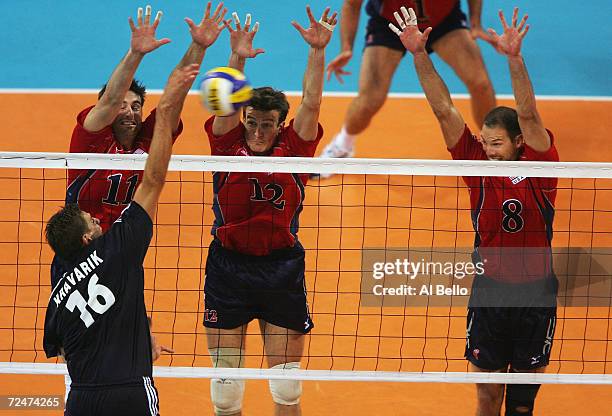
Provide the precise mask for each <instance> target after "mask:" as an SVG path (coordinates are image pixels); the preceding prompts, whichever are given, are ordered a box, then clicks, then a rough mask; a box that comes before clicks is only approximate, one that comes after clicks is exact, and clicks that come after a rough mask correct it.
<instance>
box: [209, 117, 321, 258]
mask: <svg viewBox="0 0 612 416" xmlns="http://www.w3.org/2000/svg"><path fill="white" fill-rule="evenodd" d="M213 120H214V117H212V118H210V119H209V120H207V121H206V124H205V130H206V133H207V135H208V138H209V141H210V148H211V153H212V155H220V156H251V155H252V153H251V150H250V149H249V147H248V145H247V143H246V140H245V127H244V125H243V124H242V123H239V124H238V126H237V127H235V128H234V129H233V130H231V131H230V132H228V133H227V134H224V135H223V136H215V135H214V134H213V132H212V124H213ZM322 136H323V128H322V127H321V125H319V130H318V133H317V138H316V139H315V140H313V141H305V140H302V139H301V138H300V137H299V136H298V134H297V133H296V132H295V130H294V129H293V120H292V121H291V122H290V123H289V125H288V126H287V127H284V128H283V129H282V130H281V131H280V133H279V134H278V136H277V139H276V140H277V141H276V143H275V144H274V145H273V147H272V149H271V150H270V154H269V156H284V157H291V156H301V157H312V156H314V153H315V151H316V149H317V144H318V143H319V140H320V139H321V137H322ZM307 180H308V174H297V173H267V172H250V173H249V172H215V173H214V174H213V186H214V201H213V211H214V214H215V222H214V225H213V228H212V232H211V233H212V235H214V236H216V237H217V238H218V239H219V240H220V241H221V243H222V244H223V247H225V248H227V249H230V250H234V251H238V252H240V253H243V254H250V255H255V256H264V255H267V254H270V252H271V251H272V250H276V249H281V248H286V247H292V246H293V245H294V244H295V242H296V241H297V232H298V228H299V215H300V213H301V212H302V202H303V201H304V197H305V193H304V187H305V186H306V182H307Z"/></svg>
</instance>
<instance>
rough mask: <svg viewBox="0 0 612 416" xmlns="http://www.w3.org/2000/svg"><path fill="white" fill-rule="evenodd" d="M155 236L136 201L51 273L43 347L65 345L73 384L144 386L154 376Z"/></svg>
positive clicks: (52, 351) (51, 351)
mask: <svg viewBox="0 0 612 416" xmlns="http://www.w3.org/2000/svg"><path fill="white" fill-rule="evenodd" d="M152 235H153V223H152V221H151V219H150V218H149V215H148V214H147V213H146V211H145V210H144V209H143V208H142V207H141V206H140V205H138V204H137V203H136V202H132V203H131V204H130V205H129V206H128V207H127V208H126V209H125V210H124V211H123V213H122V214H121V216H120V218H119V219H117V221H116V222H115V223H114V224H113V225H112V226H111V228H110V229H109V231H107V232H106V233H104V234H103V235H102V236H101V237H98V238H96V239H95V240H93V241H92V242H91V243H90V244H89V245H88V246H86V247H83V249H82V250H81V252H80V253H79V254H78V256H77V260H75V261H71V262H64V264H63V265H62V266H63V267H62V268H60V269H62V270H65V272H63V273H62V275H61V276H53V278H54V279H56V280H57V281H58V283H57V285H56V286H55V287H54V288H53V291H52V292H51V296H50V298H49V303H48V306H47V313H46V316H45V332H44V339H43V347H44V350H45V353H46V354H47V357H48V358H51V357H56V356H58V355H59V354H60V348H61V349H63V350H64V358H65V359H66V362H67V365H68V372H69V374H70V377H71V378H72V387H73V388H78V387H96V386H102V385H105V386H111V385H129V384H132V383H135V384H138V385H142V383H143V377H151V375H152V366H153V363H152V357H151V338H150V333H149V323H148V320H147V313H146V309H145V303H144V269H143V265H142V263H143V261H144V258H145V255H146V253H147V249H148V247H149V243H150V241H151V237H152Z"/></svg>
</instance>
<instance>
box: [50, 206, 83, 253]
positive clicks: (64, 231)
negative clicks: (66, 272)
mask: <svg viewBox="0 0 612 416" xmlns="http://www.w3.org/2000/svg"><path fill="white" fill-rule="evenodd" d="M86 232H87V222H86V221H85V218H83V215H82V211H81V210H80V209H79V206H78V205H77V204H66V206H64V207H62V208H61V209H60V210H59V211H58V212H56V213H55V214H53V216H52V217H51V218H50V219H49V221H48V222H47V226H46V227H45V236H46V238H47V242H48V243H49V245H50V246H51V248H52V249H53V251H54V252H55V254H57V255H58V256H59V257H60V258H62V259H64V260H74V258H75V257H76V255H77V254H78V252H79V250H80V249H81V248H83V241H82V238H83V234H85V233H86Z"/></svg>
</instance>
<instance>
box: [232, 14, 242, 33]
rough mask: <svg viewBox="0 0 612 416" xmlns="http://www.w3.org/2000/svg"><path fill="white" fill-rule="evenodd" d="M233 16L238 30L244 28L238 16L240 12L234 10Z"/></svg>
mask: <svg viewBox="0 0 612 416" xmlns="http://www.w3.org/2000/svg"><path fill="white" fill-rule="evenodd" d="M232 17H233V18H234V23H236V30H242V26H240V17H238V13H236V12H233V13H232Z"/></svg>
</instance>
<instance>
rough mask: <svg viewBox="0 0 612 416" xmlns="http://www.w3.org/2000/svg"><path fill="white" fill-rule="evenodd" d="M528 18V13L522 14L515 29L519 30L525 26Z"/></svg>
mask: <svg viewBox="0 0 612 416" xmlns="http://www.w3.org/2000/svg"><path fill="white" fill-rule="evenodd" d="M528 18H529V16H528V15H525V16H523V18H522V19H521V23H519V25H518V28H517V29H516V30H518V31H519V32H521V31H522V30H523V28H524V27H525V23H527V19H528Z"/></svg>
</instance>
